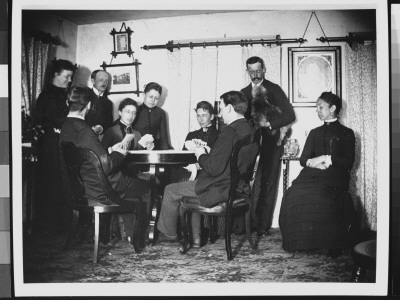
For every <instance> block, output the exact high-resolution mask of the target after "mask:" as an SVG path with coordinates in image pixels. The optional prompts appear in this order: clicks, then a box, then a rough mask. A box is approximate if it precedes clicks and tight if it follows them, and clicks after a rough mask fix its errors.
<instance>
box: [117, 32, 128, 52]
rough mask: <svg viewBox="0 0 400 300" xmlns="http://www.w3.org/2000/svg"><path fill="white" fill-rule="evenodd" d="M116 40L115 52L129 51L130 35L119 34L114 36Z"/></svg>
mask: <svg viewBox="0 0 400 300" xmlns="http://www.w3.org/2000/svg"><path fill="white" fill-rule="evenodd" d="M114 39H115V52H125V51H128V34H127V33H126V32H125V33H118V34H116V35H115V36H114Z"/></svg>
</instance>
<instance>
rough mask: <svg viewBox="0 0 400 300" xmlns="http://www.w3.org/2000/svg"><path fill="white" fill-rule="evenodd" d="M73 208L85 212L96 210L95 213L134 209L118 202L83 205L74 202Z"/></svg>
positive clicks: (122, 211) (121, 211)
mask: <svg viewBox="0 0 400 300" xmlns="http://www.w3.org/2000/svg"><path fill="white" fill-rule="evenodd" d="M72 209H74V210H79V211H84V212H95V213H100V214H101V213H124V212H125V213H126V212H130V211H132V210H134V208H133V207H132V208H131V207H127V206H121V205H116V204H111V205H82V204H74V205H73V206H72Z"/></svg>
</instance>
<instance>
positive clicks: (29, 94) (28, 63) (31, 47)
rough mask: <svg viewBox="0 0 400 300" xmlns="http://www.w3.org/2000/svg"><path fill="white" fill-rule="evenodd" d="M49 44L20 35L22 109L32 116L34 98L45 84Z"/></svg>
mask: <svg viewBox="0 0 400 300" xmlns="http://www.w3.org/2000/svg"><path fill="white" fill-rule="evenodd" d="M50 48H51V47H50V44H48V43H44V42H42V41H39V40H35V38H34V37H31V36H25V35H23V36H22V72H21V74H22V103H21V105H22V109H23V110H24V112H25V114H26V115H28V116H34V113H35V107H36V105H35V104H36V103H35V102H36V99H37V97H38V96H39V94H40V93H41V91H42V88H43V86H44V84H45V71H46V67H47V62H48V55H49V50H50Z"/></svg>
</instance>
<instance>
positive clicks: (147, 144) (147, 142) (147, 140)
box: [139, 134, 154, 150]
mask: <svg viewBox="0 0 400 300" xmlns="http://www.w3.org/2000/svg"><path fill="white" fill-rule="evenodd" d="M139 145H141V146H142V147H143V148H146V149H147V150H153V148H154V138H153V136H152V135H151V134H145V135H144V136H142V138H141V139H140V141H139Z"/></svg>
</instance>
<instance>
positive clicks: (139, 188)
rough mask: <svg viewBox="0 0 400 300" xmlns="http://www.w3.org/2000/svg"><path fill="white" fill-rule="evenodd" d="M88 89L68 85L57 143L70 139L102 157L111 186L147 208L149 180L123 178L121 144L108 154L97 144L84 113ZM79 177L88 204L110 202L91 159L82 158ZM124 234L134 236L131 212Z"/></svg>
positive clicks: (76, 144) (126, 218) (87, 99)
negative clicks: (138, 200)
mask: <svg viewBox="0 0 400 300" xmlns="http://www.w3.org/2000/svg"><path fill="white" fill-rule="evenodd" d="M90 93H91V90H90V89H89V88H88V87H86V86H83V85H77V86H74V87H72V88H71V91H70V92H69V95H68V105H69V114H68V116H67V118H66V120H65V122H64V125H63V127H62V128H61V133H60V144H61V143H62V142H72V143H73V144H74V145H75V146H77V147H79V148H83V149H89V150H92V151H93V152H94V153H95V154H96V155H97V156H98V157H99V158H100V160H101V163H102V167H103V170H104V173H105V174H106V175H107V177H108V180H109V182H110V184H111V186H112V187H113V189H114V190H115V191H116V192H117V193H118V194H119V196H120V197H121V198H122V199H124V200H125V201H126V202H127V204H128V205H131V204H132V201H129V200H130V199H133V198H140V199H141V200H142V201H144V202H146V204H147V206H148V207H150V188H149V183H148V182H146V181H143V180H140V179H138V178H131V177H124V176H123V175H122V173H121V171H120V167H121V164H122V163H123V161H124V159H125V156H126V155H127V151H128V150H127V149H124V148H123V147H122V145H121V143H117V144H115V145H113V146H112V147H111V149H110V150H111V153H110V154H108V153H107V150H106V149H105V148H104V147H103V146H102V145H101V144H100V141H99V138H98V136H97V135H96V133H95V132H94V131H93V130H92V128H91V127H90V126H89V125H88V124H87V123H86V121H85V115H86V113H87V111H88V109H89V107H90ZM80 175H81V179H82V181H83V185H84V187H85V194H86V197H87V199H88V205H112V204H113V203H112V202H111V201H110V200H109V199H108V198H107V195H106V193H105V191H104V190H103V188H102V186H101V183H100V182H99V181H98V177H97V174H96V170H95V167H94V166H93V165H92V164H91V162H90V161H84V162H83V163H82V166H81V170H80ZM123 219H124V225H125V226H124V227H125V232H126V234H127V236H132V235H133V214H126V215H124V216H123Z"/></svg>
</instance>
